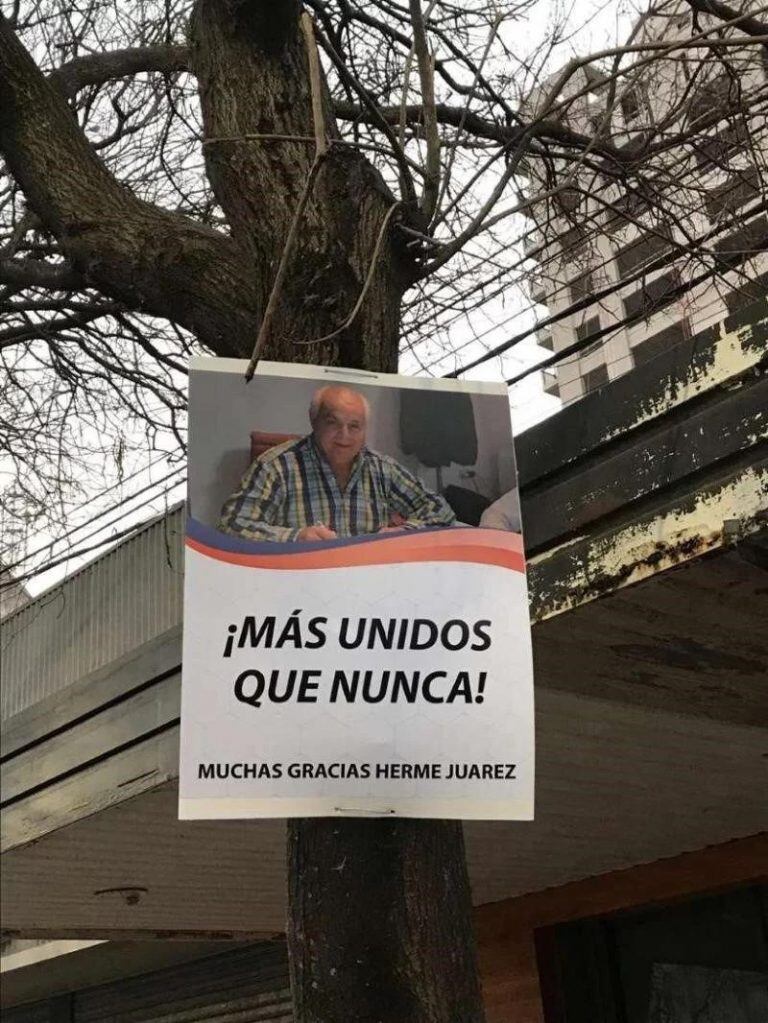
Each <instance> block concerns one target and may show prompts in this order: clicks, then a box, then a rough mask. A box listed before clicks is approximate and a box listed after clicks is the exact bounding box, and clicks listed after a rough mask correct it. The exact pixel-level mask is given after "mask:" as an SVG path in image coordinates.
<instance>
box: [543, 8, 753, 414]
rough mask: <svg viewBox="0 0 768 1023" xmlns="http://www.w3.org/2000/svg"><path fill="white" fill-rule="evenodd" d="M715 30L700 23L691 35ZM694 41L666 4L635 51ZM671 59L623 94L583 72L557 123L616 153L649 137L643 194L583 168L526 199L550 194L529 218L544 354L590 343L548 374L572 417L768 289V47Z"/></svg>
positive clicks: (640, 75) (686, 19) (680, 11)
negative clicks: (572, 407) (589, 398)
mask: <svg viewBox="0 0 768 1023" xmlns="http://www.w3.org/2000/svg"><path fill="white" fill-rule="evenodd" d="M714 23H715V22H714V21H713V20H712V19H707V18H701V19H700V23H699V24H700V27H699V31H702V30H706V29H707V27H708V26H711V25H713V24H714ZM696 31H697V29H696V27H695V26H692V24H691V11H690V8H689V7H688V5H687V4H680V3H678V2H672V3H670V4H668V5H664V6H662V8H661V10H660V11H659V13H655V14H654V15H653V16H651V17H650V18H648V19H647V20H646V21H645V23H644V24H641V25H639V26H638V27H637V28H636V37H635V39H634V40H633V41H634V43H635V44H638V43H639V44H642V43H643V42H653V43H658V41H659V40H664V41H665V42H670V43H674V41H675V40H678V39H679V40H681V41H682V40H690V38H691V36H692V35H695V34H696ZM733 31H735V30H729V32H731V33H732V32H733ZM673 52H674V53H675V56H674V59H673V58H671V57H670V59H660V60H658V61H654V62H652V63H648V64H646V65H645V66H644V67H641V68H640V69H638V70H637V71H635V72H633V73H631V74H629V75H625V76H622V77H620V78H618V79H617V80H616V82H614V81H612V78H611V76H610V75H606V74H605V73H604V70H601V71H596V70H594V68H593V67H592V66H589V67H586V68H583V69H580V70H579V71H578V72H577V73H576V74H575V75H573V76H572V78H571V80H570V82H569V84H568V87H567V92H566V106H565V109H564V110H562V111H560V112H559V120H560V121H561V123H563V124H564V125H566V126H567V127H569V128H571V129H573V130H575V131H578V132H581V133H583V134H588V135H590V136H593V135H594V136H596V137H602V138H610V141H611V143H612V144H613V145H614V146H616V147H617V148H618V149H620V150H621V151H622V152H631V150H632V147H633V146H638V147H639V146H642V144H643V141H644V140H647V139H649V138H650V140H651V145H652V147H653V149H654V150H655V153H654V155H653V156H652V158H651V159H650V160H649V161H648V166H647V173H646V171H645V168H641V171H640V174H635V175H634V176H633V178H632V180H634V181H638V185H637V187H636V188H635V187H634V186H633V189H632V191H628V190H627V188H626V187H625V186H624V185H623V184H621V183H612V181H611V178H610V175H609V174H601V173H600V171H599V169H596V166H597V165H598V164H599V161H598V160H596V159H591V158H589V156H587V159H586V160H585V163H584V165H583V166H582V167H580V168H579V169H578V170H577V171H573V170H572V169H571V168H567V167H566V166H565V165H562V166H560V167H557V166H556V173H557V184H558V186H560V187H559V188H555V189H553V188H552V181H551V179H550V181H549V182H545V181H544V180H543V178H542V177H539V176H538V172H537V167H531V168H530V173H531V178H530V194H531V195H535V194H536V193H537V192H540V193H545V192H546V193H547V198H545V199H543V200H542V201H541V202H537V203H536V204H535V205H533V206H532V207H531V209H530V214H531V225H532V226H531V229H530V230H529V232H528V234H527V237H526V243H525V251H526V253H527V254H528V255H529V257H530V258H531V259H532V260H533V261H534V262H533V263H532V264H531V277H530V294H531V297H532V299H533V301H534V302H535V303H536V304H537V305H538V306H539V309H538V311H537V312H538V318H539V319H540V320H546V319H549V318H551V317H555V318H556V319H555V322H553V323H551V325H549V326H548V327H545V328H542V329H540V330H539V332H538V334H537V342H538V343H539V344H540V345H541V346H543V347H544V348H547V349H549V350H550V351H551V352H553V353H559V352H564V351H565V350H567V349H569V348H570V347H571V346H573V345H575V344H577V343H579V342H582V343H583V342H587V341H588V339H589V338H590V337H595V341H594V343H592V344H586V345H585V346H582V347H580V349H579V350H578V352H575V353H572V354H569V355H566V356H564V357H563V359H562V360H561V361H559V362H558V364H557V365H556V366H555V367H552V368H551V369H546V370H544V371H543V373H544V389H545V391H547V393H550V394H554V395H557V396H559V397H560V398H561V400H562V401H563V402H564V403H565V404H568V403H570V402H572V401H576V400H578V399H579V398H580V397H582V396H584V395H585V394H588V393H589V392H590V391H593V390H595V389H596V388H598V387H600V386H602V385H603V384H605V383H607V382H608V381H609V380H612V379H614V378H616V377H619V376H621V375H622V374H624V373H626V372H628V371H629V370H631V369H632V368H633V367H634V366H636V365H640V364H641V363H643V362H645V361H647V360H648V359H651V358H653V357H655V356H656V355H657V354H658V353H659V352H660V351H662V350H663V349H665V348H666V347H668V346H670V345H673V344H675V343H676V342H677V341H680V340H683V339H685V338H689V337H692V336H693V335H695V334H698V333H699V332H700V331H702V330H704V329H706V328H707V327H709V326H711V325H713V324H716V323H718V322H720V321H722V320H723V319H724V318H726V317H727V316H729V315H730V314H732V313H733V312H734V311H735V310H736V309H738V308H739V307H740V306H743V305H745V304H747V303H749V302H750V301H754V300H755V299H757V298H759V297H760V296H761V295H764V294H765V293H766V290H767V289H768V253H767V252H766V248H768V216H767V214H766V211H765V204H766V203H765V200H766V194H765V193H766V189H767V187H768V186H767V184H766V183H767V182H768V169H767V168H766V163H767V162H768V130H767V129H766V125H768V49H767V48H766V47H762V46H759V45H753V46H750V47H744V48H743V49H742V48H733V47H731V48H730V49H728V50H727V51H726V52H727V59H720V57H718V55H717V54H716V53H715V51H714V50H712V49H711V48H704V47H700V48H695V49H692V48H691V47H690V46H688V47H686V48H681V49H680V50H679V51H673ZM643 56H644V55H643V54H642V53H636V54H634V59H633V63H634V62H635V61H637V62H638V63H641V62H642V58H643ZM547 85H549V83H546V84H545V88H544V90H540V91H539V92H538V93H537V95H536V96H534V97H532V99H531V102H532V106H533V109H534V110H535V109H536V104H537V102H538V100H537V96H538V95H542V94H543V92H544V91H545V89H546V87H547ZM614 85H615V92H613V91H612V90H613V87H614ZM681 136H682V137H681ZM665 140H668V151H667V152H664V147H665ZM660 153H661V155H659V154H660ZM537 166H541V164H539V165H537ZM553 193H554V194H553ZM655 264H658V265H655ZM603 292H604V294H601V293H603ZM558 317H559V318H558Z"/></svg>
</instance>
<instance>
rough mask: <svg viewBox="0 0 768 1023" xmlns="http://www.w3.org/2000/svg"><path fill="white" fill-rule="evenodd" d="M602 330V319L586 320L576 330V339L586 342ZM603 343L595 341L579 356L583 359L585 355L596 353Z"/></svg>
mask: <svg viewBox="0 0 768 1023" xmlns="http://www.w3.org/2000/svg"><path fill="white" fill-rule="evenodd" d="M599 330H600V317H599V316H590V318H589V319H588V320H585V321H584V323H582V324H581V326H580V327H577V328H576V339H577V341H586V340H587V338H589V337H592V335H593V334H597V332H598V331H599ZM602 343H603V342H602V341H595V343H594V344H592V345H587V347H586V348H582V349H581V350H580V352H579V355H581V357H582V358H583V357H584V356H585V355H591V354H592V352H596V351H597V350H598V348H599V347H600V345H601V344H602Z"/></svg>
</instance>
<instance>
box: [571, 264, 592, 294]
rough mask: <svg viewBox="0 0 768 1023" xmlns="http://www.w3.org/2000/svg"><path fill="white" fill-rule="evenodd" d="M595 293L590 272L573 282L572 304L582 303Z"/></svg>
mask: <svg viewBox="0 0 768 1023" xmlns="http://www.w3.org/2000/svg"><path fill="white" fill-rule="evenodd" d="M593 291H594V287H593V281H592V272H591V271H590V270H588V271H587V272H586V273H583V274H580V275H579V276H578V277H575V278H574V279H573V280H572V281H571V302H581V301H583V300H584V299H585V298H589V296H590V295H591V294H592V292H593Z"/></svg>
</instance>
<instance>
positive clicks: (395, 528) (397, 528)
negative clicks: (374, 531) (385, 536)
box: [379, 526, 405, 533]
mask: <svg viewBox="0 0 768 1023" xmlns="http://www.w3.org/2000/svg"><path fill="white" fill-rule="evenodd" d="M404 528H405V527H404V526H382V527H381V529H380V530H379V532H380V533H401V532H402V531H403V529H404Z"/></svg>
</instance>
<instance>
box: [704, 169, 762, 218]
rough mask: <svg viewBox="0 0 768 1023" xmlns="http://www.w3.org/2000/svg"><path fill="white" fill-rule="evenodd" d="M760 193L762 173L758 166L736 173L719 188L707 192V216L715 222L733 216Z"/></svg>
mask: <svg viewBox="0 0 768 1023" xmlns="http://www.w3.org/2000/svg"><path fill="white" fill-rule="evenodd" d="M759 195H760V173H759V171H758V169H757V167H750V168H749V170H746V171H743V172H742V173H741V174H738V173H737V174H734V175H732V176H731V177H730V178H728V180H727V181H726V182H725V184H723V185H720V187H719V188H714V189H712V191H711V192H709V193H708V194H707V198H706V206H707V216H708V217H709V219H710V220H711V221H713V222H717V221H718V220H720V219H722V218H724V217H729V216H733V214H734V213H735V212H736V211H737V210H740V209H741V207H742V206H746V204H747V203H748V202H750V201H751V200H752V199H756V198H757V197H758V196H759Z"/></svg>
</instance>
